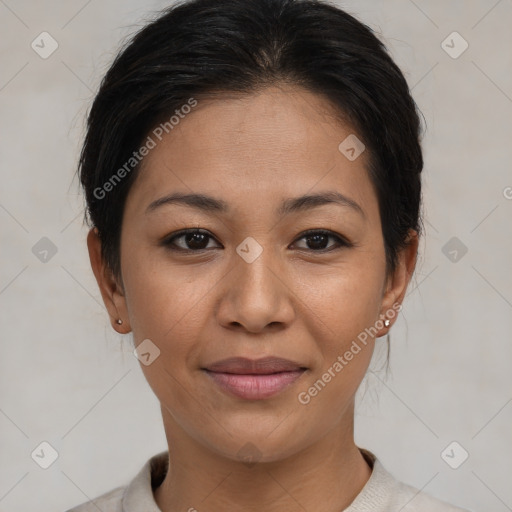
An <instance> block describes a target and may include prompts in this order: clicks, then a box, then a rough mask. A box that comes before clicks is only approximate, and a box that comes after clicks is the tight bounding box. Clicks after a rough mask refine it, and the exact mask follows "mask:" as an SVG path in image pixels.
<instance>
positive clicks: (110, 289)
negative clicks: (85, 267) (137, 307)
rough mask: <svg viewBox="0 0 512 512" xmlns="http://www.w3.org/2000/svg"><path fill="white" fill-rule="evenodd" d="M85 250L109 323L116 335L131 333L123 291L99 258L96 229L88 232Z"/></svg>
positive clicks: (98, 242) (98, 241)
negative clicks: (87, 252) (86, 250)
mask: <svg viewBox="0 0 512 512" xmlns="http://www.w3.org/2000/svg"><path fill="white" fill-rule="evenodd" d="M87 248H88V249H89V259H90V260H91V267H92V271H93V272H94V276H95V277H96V282H97V283H98V286H99V288H100V292H101V296H102V298H103V302H104V303H105V306H106V308H107V311H108V313H109V315H110V323H111V325H112V327H113V329H114V330H116V331H117V332H118V333H120V334H127V333H129V332H130V331H131V327H130V321H129V318H128V309H127V307H126V299H125V295H124V290H123V287H122V286H121V284H120V283H118V281H117V279H116V278H115V276H114V275H113V273H112V271H111V270H110V268H109V267H108V265H107V264H106V262H105V261H104V260H103V258H102V256H101V240H100V237H99V233H98V229H97V228H92V229H91V230H90V231H89V233H88V235H87ZM118 319H121V320H122V321H123V323H122V324H121V325H119V324H118V323H117V320H118Z"/></svg>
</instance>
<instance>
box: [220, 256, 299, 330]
mask: <svg viewBox="0 0 512 512" xmlns="http://www.w3.org/2000/svg"><path fill="white" fill-rule="evenodd" d="M233 265H234V268H233V269H232V270H231V272H229V273H228V275H227V276H226V277H225V279H224V280H223V283H222V286H221V287H220V289H219V291H220V293H221V296H220V303H219V307H218V309H217V315H218V322H219V323H220V324H221V325H222V326H224V327H226V328H229V329H239V330H245V331H247V332H250V333H260V332H264V331H268V330H271V331H275V330H279V329H284V328H285V327H286V326H288V325H289V324H290V323H291V322H292V320H293V318H294V314H295V313H294V307H293V293H292V290H291V289H290V285H289V284H288V283H286V272H285V270H284V269H283V268H282V266H281V265H280V264H279V262H278V260H277V257H275V255H274V254H272V252H271V250H270V249H269V250H267V249H264V250H263V252H262V253H261V254H260V256H259V257H258V258H256V259H255V260H254V261H252V262H251V263H248V262H247V261H245V260H243V259H242V258H241V257H239V256H238V254H236V253H235V254H234V257H233Z"/></svg>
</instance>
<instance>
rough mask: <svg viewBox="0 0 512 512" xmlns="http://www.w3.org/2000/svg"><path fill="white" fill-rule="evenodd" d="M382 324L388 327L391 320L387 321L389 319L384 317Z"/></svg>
mask: <svg viewBox="0 0 512 512" xmlns="http://www.w3.org/2000/svg"><path fill="white" fill-rule="evenodd" d="M384 325H385V326H386V327H389V326H390V325H391V322H390V321H389V319H388V318H386V320H384Z"/></svg>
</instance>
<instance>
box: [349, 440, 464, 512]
mask: <svg viewBox="0 0 512 512" xmlns="http://www.w3.org/2000/svg"><path fill="white" fill-rule="evenodd" d="M360 451H361V453H362V454H363V456H364V457H365V459H366V460H367V462H368V463H369V464H370V466H371V467H372V468H373V470H372V474H371V476H370V479H369V480H368V482H367V483H366V485H365V486H364V488H363V489H362V491H361V493H360V494H359V495H358V496H357V497H356V499H355V500H354V502H353V503H352V504H351V505H350V506H349V508H348V509H346V510H345V512H366V511H368V510H372V511H373V512H470V511H468V510H465V509H462V508H459V507H456V506H454V505H450V504H449V503H447V502H445V501H441V500H439V499H437V498H434V497H433V496H431V495H430V494H427V493H425V492H423V491H421V490H419V489H417V488H415V487H412V486H411V485H408V484H405V483H404V482H401V481H399V480H397V479H396V478H395V477H394V476H393V475H392V474H391V473H389V472H388V471H387V470H386V469H385V468H384V466H383V465H382V463H381V462H380V460H379V459H378V458H377V457H376V456H375V455H374V454H373V453H371V452H370V451H368V450H365V449H362V448H360Z"/></svg>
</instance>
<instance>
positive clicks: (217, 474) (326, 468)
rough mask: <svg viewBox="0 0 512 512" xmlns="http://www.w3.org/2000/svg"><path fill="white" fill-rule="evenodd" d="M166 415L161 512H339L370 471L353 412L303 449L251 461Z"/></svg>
mask: <svg viewBox="0 0 512 512" xmlns="http://www.w3.org/2000/svg"><path fill="white" fill-rule="evenodd" d="M162 413H163V416H164V425H165V431H166V436H167V442H168V445H169V458H170V463H169V471H168V472H167V474H166V476H165V478H164V481H163V482H162V484H161V485H160V486H159V487H158V488H157V489H156V490H155V491H154V495H155V501H156V502H157V504H158V506H159V508H160V509H161V510H162V512H178V511H180V512H182V511H184V510H186V511H190V512H194V510H197V511H200V510H208V511H209V512H221V511H222V512H235V511H236V512H239V511H240V510H244V511H247V512H253V511H254V512H256V511H258V512H259V511H261V510H265V511H267V512H277V511H279V512H282V510H286V511H287V512H304V510H316V509H318V508H321V509H322V510H323V511H325V512H339V511H341V510H344V509H345V508H347V507H348V506H349V505H350V503H352V501H353V500H354V499H355V497H356V496H357V495H358V494H359V493H360V491H361V489H362V488H363V487H364V485H365V484H366V482H367V481H368V479H369V478H370V475H371V469H370V467H369V466H368V464H367V462H366V460H365V459H364V457H363V456H362V454H361V452H360V451H359V449H358V448H357V446H356V445H355V443H354V439H353V414H352V415H348V416H349V417H350V421H349V422H347V423H345V424H344V423H341V424H340V425H339V426H337V427H336V428H334V429H333V430H332V431H330V432H329V433H328V434H327V435H325V436H324V437H323V438H321V439H320V440H318V441H317V442H316V443H315V444H313V445H310V446H308V447H307V448H305V449H303V450H302V451H300V452H297V453H294V454H293V455H291V456H289V457H287V458H285V459H281V460H278V461H272V462H255V463H254V464H247V463H244V462H241V461H238V460H233V459H230V458H227V457H225V456H222V455H219V454H218V453H215V452H213V451H212V450H209V449H208V448H207V447H206V446H204V445H202V444H199V443H197V441H195V440H194V439H192V438H191V437H190V436H188V435H186V433H185V432H184V431H183V430H182V429H181V428H180V427H179V426H178V425H177V424H176V423H175V422H174V421H173V420H172V417H171V416H170V415H169V414H168V413H167V411H165V410H164V409H162ZM319 505H321V506H320V507H319Z"/></svg>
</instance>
